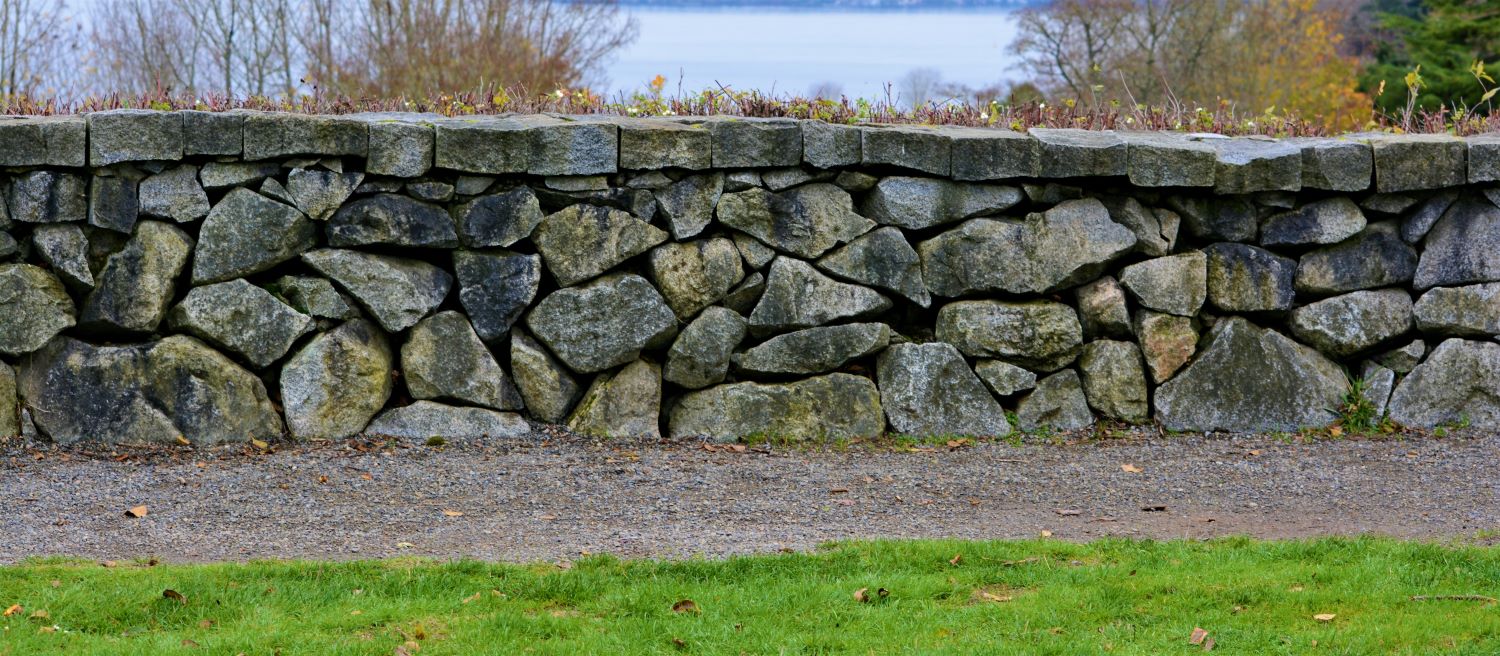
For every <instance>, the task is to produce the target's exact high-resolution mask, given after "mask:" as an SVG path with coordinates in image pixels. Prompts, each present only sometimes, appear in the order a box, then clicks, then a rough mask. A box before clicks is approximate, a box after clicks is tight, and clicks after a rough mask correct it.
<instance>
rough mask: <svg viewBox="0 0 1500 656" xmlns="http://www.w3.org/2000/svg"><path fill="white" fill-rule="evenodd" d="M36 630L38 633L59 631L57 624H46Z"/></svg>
mask: <svg viewBox="0 0 1500 656" xmlns="http://www.w3.org/2000/svg"><path fill="white" fill-rule="evenodd" d="M36 632H37V633H57V627H55V626H44V627H41V628H38V629H37V630H36Z"/></svg>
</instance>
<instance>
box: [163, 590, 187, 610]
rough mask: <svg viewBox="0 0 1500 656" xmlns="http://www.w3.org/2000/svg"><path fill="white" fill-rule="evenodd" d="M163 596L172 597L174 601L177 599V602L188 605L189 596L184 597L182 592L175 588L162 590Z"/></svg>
mask: <svg viewBox="0 0 1500 656" xmlns="http://www.w3.org/2000/svg"><path fill="white" fill-rule="evenodd" d="M161 596H162V597H164V598H166V599H171V600H172V601H175V602H177V603H179V604H182V605H184V606H186V605H187V597H184V596H183V595H182V593H181V592H178V591H176V590H173V589H171V588H167V589H166V590H162V591H161Z"/></svg>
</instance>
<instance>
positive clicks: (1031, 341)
mask: <svg viewBox="0 0 1500 656" xmlns="http://www.w3.org/2000/svg"><path fill="white" fill-rule="evenodd" d="M936 335H937V339H938V341H940V342H947V343H949V344H952V345H954V346H956V347H958V350H959V351H962V352H963V353H964V355H967V356H970V357H975V358H995V359H998V360H1002V361H1005V362H1009V363H1011V364H1016V365H1020V366H1023V367H1026V368H1028V369H1035V370H1039V371H1056V370H1058V369H1061V368H1063V367H1066V366H1068V363H1070V362H1072V361H1073V359H1074V358H1075V357H1077V356H1078V349H1079V347H1081V346H1082V345H1083V326H1082V325H1081V324H1079V322H1078V313H1077V312H1074V311H1073V308H1071V307H1068V306H1066V305H1063V304H1062V303H1053V302H1051V301H1022V302H1009V301H959V302H956V303H949V304H948V305H945V306H943V308H942V309H941V310H938V316H937V331H936Z"/></svg>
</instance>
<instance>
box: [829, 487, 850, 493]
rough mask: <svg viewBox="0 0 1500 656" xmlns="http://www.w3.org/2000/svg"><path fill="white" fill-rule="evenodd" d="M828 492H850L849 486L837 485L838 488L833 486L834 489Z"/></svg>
mask: <svg viewBox="0 0 1500 656" xmlns="http://www.w3.org/2000/svg"><path fill="white" fill-rule="evenodd" d="M828 493H829V494H848V493H849V488H847V487H836V488H833V489H831V490H829V491H828Z"/></svg>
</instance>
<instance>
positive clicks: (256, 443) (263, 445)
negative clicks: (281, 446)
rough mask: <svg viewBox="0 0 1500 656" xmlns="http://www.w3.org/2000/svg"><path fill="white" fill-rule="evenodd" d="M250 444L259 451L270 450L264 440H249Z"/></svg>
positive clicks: (269, 446)
mask: <svg viewBox="0 0 1500 656" xmlns="http://www.w3.org/2000/svg"><path fill="white" fill-rule="evenodd" d="M250 444H251V445H252V446H254V447H255V448H257V449H260V450H261V451H265V450H266V449H269V448H271V445H270V444H267V443H266V441H265V440H250Z"/></svg>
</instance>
